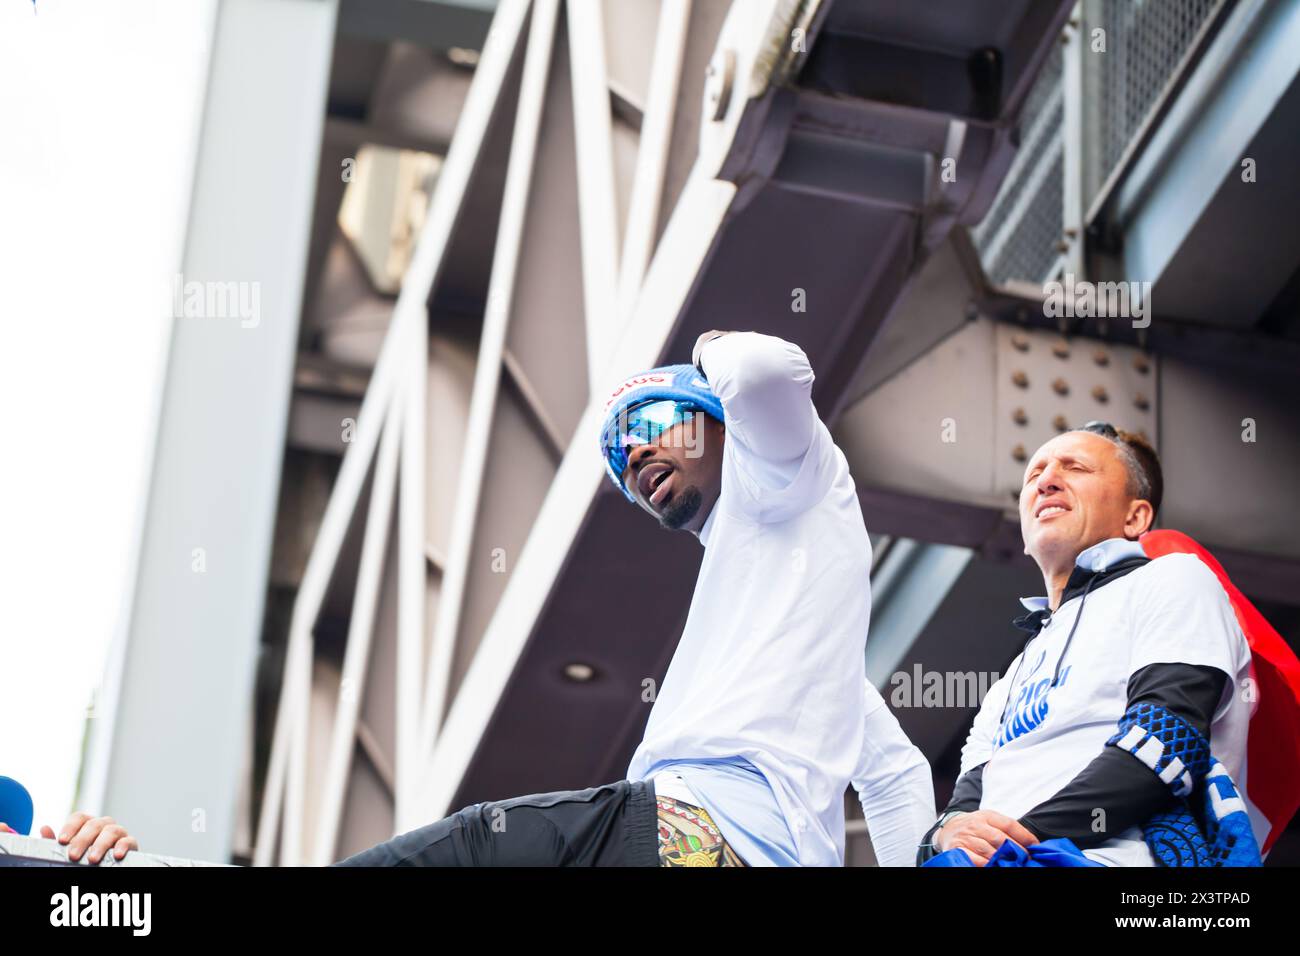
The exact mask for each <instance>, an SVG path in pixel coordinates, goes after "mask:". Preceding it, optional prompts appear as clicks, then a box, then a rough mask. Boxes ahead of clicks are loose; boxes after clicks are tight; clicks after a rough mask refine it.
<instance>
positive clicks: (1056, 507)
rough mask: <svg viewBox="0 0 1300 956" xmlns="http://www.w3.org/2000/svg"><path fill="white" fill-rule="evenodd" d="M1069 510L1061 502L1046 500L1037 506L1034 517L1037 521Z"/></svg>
mask: <svg viewBox="0 0 1300 956" xmlns="http://www.w3.org/2000/svg"><path fill="white" fill-rule="evenodd" d="M1069 510H1070V509H1069V508H1068V507H1066V506H1065V505H1063V504H1058V503H1056V502H1046V503H1044V504H1041V505H1039V506H1038V510H1037V511H1036V512H1034V517H1035V518H1037V519H1038V520H1039V521H1042V520H1043V519H1045V518H1055V517H1056V516H1057V515H1063V514H1065V513H1066V512H1067V511H1069Z"/></svg>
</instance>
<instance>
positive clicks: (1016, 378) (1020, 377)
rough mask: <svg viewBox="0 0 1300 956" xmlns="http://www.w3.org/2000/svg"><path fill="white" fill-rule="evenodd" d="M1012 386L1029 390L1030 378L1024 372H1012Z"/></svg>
mask: <svg viewBox="0 0 1300 956" xmlns="http://www.w3.org/2000/svg"><path fill="white" fill-rule="evenodd" d="M1011 384H1012V385H1014V386H1016V387H1017V388H1028V387H1029V376H1028V375H1026V374H1025V373H1024V372H1021V371H1015V372H1012V373H1011Z"/></svg>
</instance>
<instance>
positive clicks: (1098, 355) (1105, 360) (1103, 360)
mask: <svg viewBox="0 0 1300 956" xmlns="http://www.w3.org/2000/svg"><path fill="white" fill-rule="evenodd" d="M1092 360H1093V361H1094V362H1096V363H1097V364H1098V365H1109V364H1110V356H1109V355H1107V354H1106V350H1105V349H1097V351H1095V352H1093V353H1092Z"/></svg>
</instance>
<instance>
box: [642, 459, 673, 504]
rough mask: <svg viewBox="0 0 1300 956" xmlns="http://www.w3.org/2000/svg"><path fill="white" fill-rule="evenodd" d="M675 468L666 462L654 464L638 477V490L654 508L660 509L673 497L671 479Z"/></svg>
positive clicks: (643, 470) (646, 467)
mask: <svg viewBox="0 0 1300 956" xmlns="http://www.w3.org/2000/svg"><path fill="white" fill-rule="evenodd" d="M672 473H673V466H672V465H669V464H667V463H665V462H653V463H651V464H649V465H646V466H645V468H643V469H642V470H641V474H639V475H637V480H636V481H637V490H638V491H640V492H641V496H642V497H643V498H645V499H646V501H647V502H648V503H649V504H650V506H651V507H652V508H658V507H659V505H661V504H663V503H664V502H665V501H667V500H668V498H669V497H670V496H671V495H672V490H671V488H670V484H671V483H670V481H669V478H670V477H671V476H672Z"/></svg>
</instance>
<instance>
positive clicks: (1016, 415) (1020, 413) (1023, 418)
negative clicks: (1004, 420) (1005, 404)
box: [1011, 408, 1029, 425]
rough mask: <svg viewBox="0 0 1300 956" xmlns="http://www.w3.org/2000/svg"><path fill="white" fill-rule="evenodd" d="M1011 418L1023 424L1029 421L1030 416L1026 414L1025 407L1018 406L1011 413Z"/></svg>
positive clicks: (1018, 423)
mask: <svg viewBox="0 0 1300 956" xmlns="http://www.w3.org/2000/svg"><path fill="white" fill-rule="evenodd" d="M1011 420H1012V421H1013V422H1015V423H1016V424H1017V425H1023V424H1025V423H1026V422H1027V421H1029V416H1028V415H1026V414H1025V410H1024V409H1023V408H1017V409H1016V410H1015V411H1014V412H1012V413H1011Z"/></svg>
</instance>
